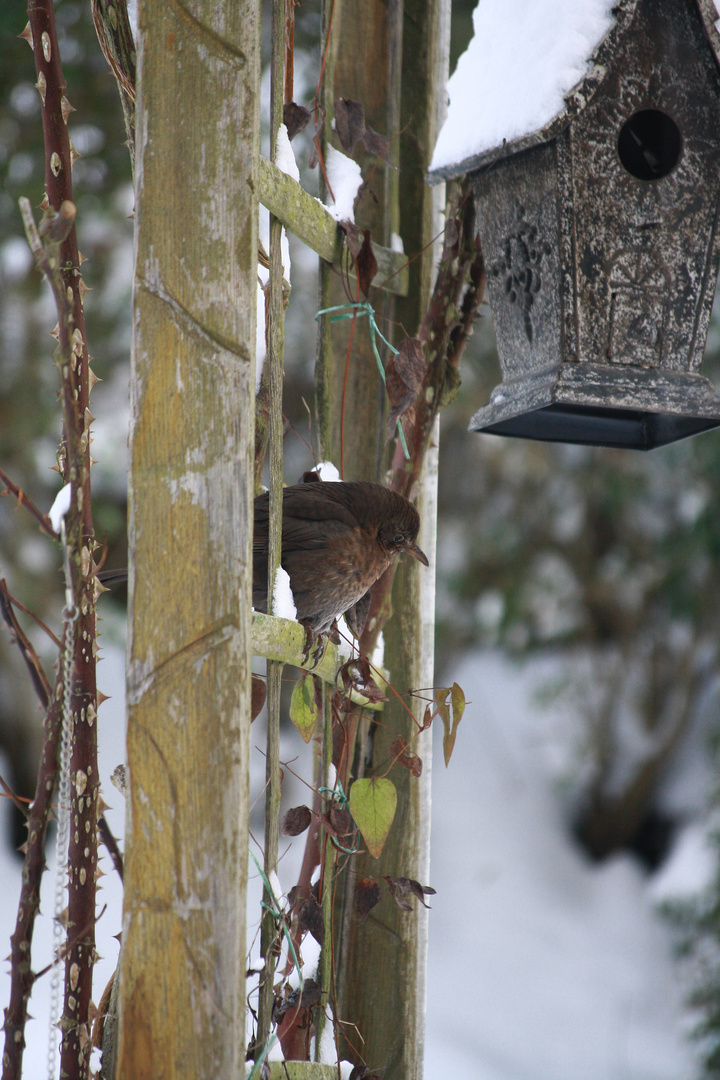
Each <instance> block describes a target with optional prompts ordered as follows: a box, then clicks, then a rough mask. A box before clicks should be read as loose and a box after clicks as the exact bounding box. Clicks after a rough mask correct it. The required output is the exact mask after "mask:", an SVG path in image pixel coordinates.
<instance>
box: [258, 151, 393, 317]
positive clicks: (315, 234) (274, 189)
mask: <svg viewBox="0 0 720 1080" xmlns="http://www.w3.org/2000/svg"><path fill="white" fill-rule="evenodd" d="M258 174H259V181H260V190H259V192H258V197H259V199H260V202H261V203H262V204H263V206H265V207H267V209H268V210H269V211H270V213H271V214H274V215H275V217H276V218H278V219H279V220H280V221H282V223H283V225H284V226H285V228H286V229H288V230H289V231H290V232H292V233H294V234H295V236H297V237H298V239H300V240H302V242H303V243H304V244H307V246H308V247H309V248H311V249H312V250H313V251H314V252H315V253H316V254H317V255H319V256H320V258H321V259H324V260H325V262H329V263H332V265H333V266H337V267H338V268H339V267H340V266H341V262H342V259H343V258H344V257H346V256H345V255H344V243H343V241H344V234H343V231H342V229H341V228H340V226H339V225H338V223H337V222H336V221H335V218H334V217H333V216H332V214H330V213H328V211H327V210H326V209H325V207H324V206H323V205H322V203H320V202H318V200H317V199H315V198H313V196H312V195H308V193H307V191H305V190H304V188H302V187H301V186H300V184H298V183H297V181H296V180H293V178H292V177H291V176H288V175H287V174H286V173H284V172H282V171H281V170H280V169H278V167H277V165H273V163H272V162H271V161H268V159H267V158H265V157H261V158H260V164H259V169H258ZM373 251H374V253H375V258H376V259H377V264H378V271H377V274H376V275H375V277H374V278H373V285H375V286H376V287H382V288H385V289H387V290H388V292H392V293H396V294H397V295H398V296H407V292H408V281H409V274H408V268H407V256H406V255H404V254H403V253H402V252H400V251H392V250H391V249H390V248H386V247H381V246H380V245H379V244H375V243H373ZM353 276H354V275H353Z"/></svg>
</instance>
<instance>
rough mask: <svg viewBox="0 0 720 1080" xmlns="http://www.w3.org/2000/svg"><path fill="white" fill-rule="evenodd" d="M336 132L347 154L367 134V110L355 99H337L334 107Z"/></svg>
mask: <svg viewBox="0 0 720 1080" xmlns="http://www.w3.org/2000/svg"><path fill="white" fill-rule="evenodd" d="M334 112H335V131H336V132H337V136H338V138H339V140H340V143H341V145H342V148H343V150H344V151H345V153H346V154H350V153H352V148H353V146H354V145H355V143H356V142H357V141H358V139H362V137H363V135H364V134H365V109H364V107H363V106H362V104H361V103H360V102H359V101H355V100H354V99H353V98H337V99H336V101H335V106H334Z"/></svg>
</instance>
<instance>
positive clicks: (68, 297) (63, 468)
mask: <svg viewBox="0 0 720 1080" xmlns="http://www.w3.org/2000/svg"><path fill="white" fill-rule="evenodd" d="M28 18H29V41H30V45H31V48H32V51H33V55H34V59H35V69H36V73H37V83H36V86H37V89H38V93H39V94H40V102H41V114H42V124H43V136H44V144H45V190H46V196H47V199H46V205H47V207H48V210H47V213H46V216H45V218H44V220H43V222H42V224H41V228H40V233H38V230H37V229H36V228H35V223H34V220H33V216H32V212H31V210H30V206H29V203H28V202H27V200H22V201H21V210H22V215H23V222H24V224H25V229H26V232H27V235H28V240H29V242H30V246H31V249H32V251H33V254H34V255H35V259H36V262H37V265H38V267H39V268H40V270H41V271H42V272H43V273H44V274H45V276H46V278H47V280H48V283H49V285H50V288H51V290H52V293H53V297H54V299H55V305H56V308H57V314H58V347H57V350H56V353H55V360H56V363H57V366H58V370H59V374H60V397H61V401H62V412H63V446H62V452H61V456H60V461H59V465H60V472H61V476H62V478H63V480H64V482H65V483H69V484H71V491H72V499H71V506H70V509H69V511H68V514H67V517H66V521H65V524H66V536H67V546H68V555H69V564H70V572H71V579H72V593H73V600H74V603H75V605H76V607H77V608H78V611H79V614H78V617H77V622H76V634H75V655H74V677H73V692H72V694H71V697H70V700H69V701H66V702H64V703H63V707H64V710H65V712H66V714H67V715H68V717H69V718H70V721H71V723H72V725H73V731H72V747H73V749H72V759H71V765H70V769H71V779H72V784H71V790H72V799H71V808H70V814H71V821H72V823H73V828H72V830H71V836H70V845H69V852H68V867H69V875H68V876H69V901H68V925H70V926H73V927H86V926H87V927H88V928H89V929H88V933H87V934H86V935H85V936H84V937H83V938H82V940H79V941H76V942H74V943H73V944H72V947H71V948H70V949H69V952H68V955H67V958H66V963H65V1001H64V1009H63V1016H62V1019H61V1025H60V1026H61V1029H62V1033H63V1034H62V1046H61V1072H62V1074H63V1075H64V1076H65V1077H67V1078H68V1080H86V1078H87V1077H88V1074H89V1064H90V1038H89V1012H90V1001H91V992H92V969H93V964H94V960H95V934H94V921H95V884H96V873H97V798H98V770H97V729H96V725H95V719H96V715H97V692H96V683H95V653H96V639H95V602H94V574H93V558H92V556H93V551H94V548H95V543H94V534H93V525H92V513H91V502H90V494H91V493H90V453H89V447H90V424H91V422H92V416H91V414H90V411H89V408H88V404H89V400H88V399H89V390H90V377H89V360H90V357H89V355H88V351H87V345H86V341H85V322H84V314H83V307H82V293H83V291H84V285H83V283H82V279H81V276H80V255H79V252H78V246H77V237H76V233H75V227H74V219H75V207H74V205H73V203H72V164H73V160H74V158H75V157H76V156H77V155H76V153H75V151H74V149H73V147H72V144H71V141H70V136H69V132H68V127H67V122H68V118H69V115H70V112H71V111H72V107H71V105H70V103H69V101H68V99H67V97H66V95H65V89H66V84H65V80H64V77H63V73H62V68H61V64H60V54H59V49H58V41H57V33H56V29H55V18H54V9H53V4H52V0H29V3H28ZM44 205H45V204H44ZM59 700H60V695H58V697H56V698H55V699H54V700H53V704H52V705H51V708H50V709H49V711H48V719H47V721H46V725H47V734H46V746H45V749H44V751H43V762H41V775H43V774H44V775H45V777H46V780H45V782H46V784H47V783H48V781H49V773H50V771H51V764H50V763H49V762H47V761H46V760H45V759H46V756H47V754H48V753H49V747H50V746H51V745H52V748H53V749H55V748H56V742H54V741H53V740H55V739H56V738H57V732H56V727H57V712H58V710H57V706H56V704H55V703H56V702H58V701H59ZM52 767H54V762H53V764H52ZM52 779H53V782H54V774H53V778H52ZM50 788H51V789H52V782H51V783H50ZM47 797H48V798H49V797H50V796H49V793H48V795H47ZM34 809H35V807H33V811H34ZM31 839H32V837H31ZM41 869H42V853H41V852H40V855H39V860H38V862H37V863H36V865H35V868H34V872H35V873H36V874H37V877H38V879H39V875H40V872H41ZM23 918H24V914H23V911H22V908H21V910H20V913H19V916H18V922H19V923H20V922H22V921H23ZM18 963H22V964H23V965H25V966H26V968H27V973H26V978H27V980H28V982H27V987H28V993H29V987H30V985H31V980H32V974H31V970H30V956H29V952H28V954H27V955H24V956H23V957H22V961H20V959H18ZM12 1039H18V1045H19V1047H20V1049H19V1053H17V1054H16V1055H15V1069H16V1071H15V1072H13V1071H9V1072H8V1073H7V1080H10V1077H18V1080H19V1075H20V1073H19V1069H20V1067H21V1061H22V1044H23V1043H24V1032H23V1030H22V1029H21V1030H19V1031H15V1032H14V1033H13V1035H12V1038H10V1032H9V1031H8V1029H7V1021H6V1050H7V1049H8V1046H9V1043H10V1042H11V1041H12ZM3 1078H4V1080H5V1072H4V1073H3Z"/></svg>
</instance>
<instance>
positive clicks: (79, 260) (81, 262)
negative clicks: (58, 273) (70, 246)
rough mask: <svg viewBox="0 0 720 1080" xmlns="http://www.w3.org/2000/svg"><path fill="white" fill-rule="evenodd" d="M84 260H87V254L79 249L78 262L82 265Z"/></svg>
mask: <svg viewBox="0 0 720 1080" xmlns="http://www.w3.org/2000/svg"><path fill="white" fill-rule="evenodd" d="M84 262H85V256H84V255H83V253H82V251H78V263H79V265H80V266H82V264H83V263H84Z"/></svg>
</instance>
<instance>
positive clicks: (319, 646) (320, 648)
mask: <svg viewBox="0 0 720 1080" xmlns="http://www.w3.org/2000/svg"><path fill="white" fill-rule="evenodd" d="M300 625H301V626H302V627H304V628H305V648H304V649H303V654H302V666H303V669H304V670H306V671H314V670H315V668H316V667H317V666H318V664H319V663H320V662H321V660H322V658H323V656H324V655H325V644H326V643H325V641H324V640H323V639H324V638H325V634H318V633H316V632H315V630H313V628H312V625H311V624H310V621H309V620H308V619H300ZM313 649H314V650H315V656H314V662H313V664H312V667H309V666H308V665H309V662H310V653H311V652H312V651H313Z"/></svg>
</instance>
